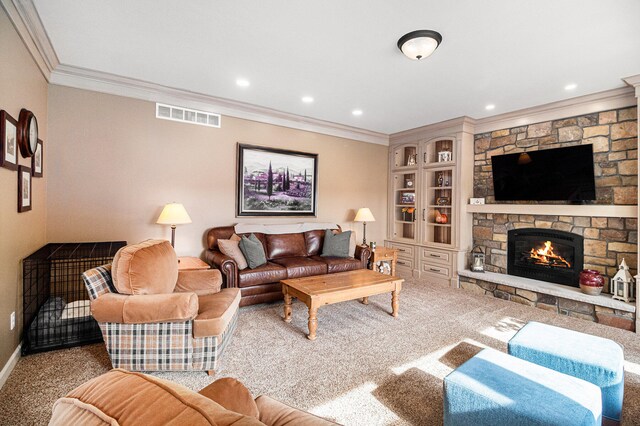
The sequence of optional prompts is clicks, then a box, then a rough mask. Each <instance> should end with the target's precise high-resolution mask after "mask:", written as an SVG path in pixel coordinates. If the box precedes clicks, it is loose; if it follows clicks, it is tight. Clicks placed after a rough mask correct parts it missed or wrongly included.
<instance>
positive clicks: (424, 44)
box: [398, 30, 442, 61]
mask: <svg viewBox="0 0 640 426" xmlns="http://www.w3.org/2000/svg"><path fill="white" fill-rule="evenodd" d="M440 43H442V36H441V35H440V33H438V32H436V31H431V30H417V31H412V32H410V33H408V34H405V35H403V36H402V37H400V40H398V49H400V50H401V51H402V53H404V54H405V56H406V57H407V58H409V59H413V60H415V61H418V60H420V59H424V58H426V57H427V56H429V55H431V54H432V53H433V52H434V51H435V50H436V49H437V48H438V46H439V45H440Z"/></svg>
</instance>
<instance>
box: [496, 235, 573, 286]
mask: <svg viewBox="0 0 640 426" xmlns="http://www.w3.org/2000/svg"><path fill="white" fill-rule="evenodd" d="M583 250H584V240H583V237H582V236H581V235H578V234H573V233H571V232H564V231H558V230H555V229H542V228H525V229H513V230H511V231H509V232H508V234H507V273H508V274H509V275H516V276H519V277H525V278H532V279H536V280H540V281H548V282H552V283H556V284H564V285H568V286H573V287H578V286H579V284H578V281H579V277H580V271H581V270H582V268H583V261H584V251H583Z"/></svg>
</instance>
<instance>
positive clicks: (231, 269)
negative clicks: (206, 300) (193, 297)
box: [204, 250, 239, 288]
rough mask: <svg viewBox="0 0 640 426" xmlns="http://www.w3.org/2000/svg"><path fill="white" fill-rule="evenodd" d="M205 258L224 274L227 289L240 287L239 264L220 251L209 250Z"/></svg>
mask: <svg viewBox="0 0 640 426" xmlns="http://www.w3.org/2000/svg"><path fill="white" fill-rule="evenodd" d="M204 258H205V260H206V261H207V263H209V265H211V266H213V267H214V268H216V269H219V270H220V272H222V282H223V283H224V286H225V287H227V288H234V287H238V282H239V281H238V264H237V263H236V261H235V260H233V259H232V258H231V257H229V256H227V255H226V254H223V253H222V252H221V251H218V250H207V251H206V252H205V253H204Z"/></svg>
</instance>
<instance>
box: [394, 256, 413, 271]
mask: <svg viewBox="0 0 640 426" xmlns="http://www.w3.org/2000/svg"><path fill="white" fill-rule="evenodd" d="M396 268H406V269H413V259H404V258H403V259H400V258H398V260H397V261H396Z"/></svg>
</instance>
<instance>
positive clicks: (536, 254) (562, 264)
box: [529, 241, 571, 268]
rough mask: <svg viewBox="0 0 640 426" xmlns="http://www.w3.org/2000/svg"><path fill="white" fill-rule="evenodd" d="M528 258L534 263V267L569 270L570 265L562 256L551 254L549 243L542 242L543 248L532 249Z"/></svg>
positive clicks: (551, 247)
mask: <svg viewBox="0 0 640 426" xmlns="http://www.w3.org/2000/svg"><path fill="white" fill-rule="evenodd" d="M529 258H530V259H533V260H534V261H535V264H536V265H544V266H553V267H556V268H571V264H570V263H569V262H567V260H566V259H564V258H563V257H562V256H559V255H557V254H555V253H554V252H553V246H552V245H551V241H545V242H544V248H539V249H537V250H536V249H535V248H532V249H531V251H530V252H529Z"/></svg>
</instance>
